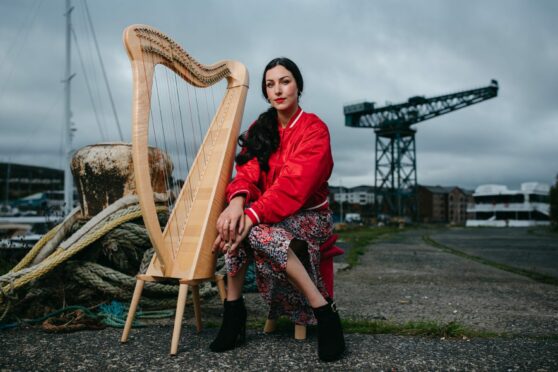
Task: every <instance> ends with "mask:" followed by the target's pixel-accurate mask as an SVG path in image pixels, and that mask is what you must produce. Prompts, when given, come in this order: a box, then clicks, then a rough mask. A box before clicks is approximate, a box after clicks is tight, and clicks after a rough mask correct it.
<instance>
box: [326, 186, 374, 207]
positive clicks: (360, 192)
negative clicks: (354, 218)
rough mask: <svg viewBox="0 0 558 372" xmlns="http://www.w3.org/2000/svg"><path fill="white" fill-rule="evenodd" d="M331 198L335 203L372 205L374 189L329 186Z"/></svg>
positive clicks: (369, 187) (368, 187) (371, 187)
mask: <svg viewBox="0 0 558 372" xmlns="http://www.w3.org/2000/svg"><path fill="white" fill-rule="evenodd" d="M329 189H330V192H331V197H332V198H333V201H335V202H337V203H348V204H360V205H366V204H374V196H375V193H374V187H373V186H365V185H362V186H356V187H343V186H330V187H329Z"/></svg>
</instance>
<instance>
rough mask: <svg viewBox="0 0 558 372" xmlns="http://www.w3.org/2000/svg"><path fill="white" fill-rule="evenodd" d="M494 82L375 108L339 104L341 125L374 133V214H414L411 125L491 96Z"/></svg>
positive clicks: (364, 104)
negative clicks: (341, 108)
mask: <svg viewBox="0 0 558 372" xmlns="http://www.w3.org/2000/svg"><path fill="white" fill-rule="evenodd" d="M497 95H498V82H497V81H496V80H492V81H491V82H490V85H489V86H487V87H484V88H478V89H471V90H467V91H462V92H457V93H453V94H446V95H442V96H438V97H432V98H425V97H424V96H414V97H411V98H409V99H408V101H407V102H404V103H400V104H396V105H386V106H384V107H375V105H374V102H361V103H357V104H351V105H346V106H344V107H343V112H344V114H345V126H348V127H356V128H372V129H374V132H376V159H375V164H376V172H375V181H374V186H375V206H376V216H380V214H381V213H387V214H390V215H392V216H398V217H403V216H408V217H412V218H417V217H418V203H417V194H416V189H417V164H416V147H415V133H416V129H414V128H411V126H412V125H413V124H416V123H419V122H421V121H425V120H428V119H432V118H435V117H437V116H440V115H444V114H447V113H450V112H452V111H455V110H459V109H461V108H464V107H467V106H471V105H474V104H475V103H479V102H482V101H485V100H487V99H490V98H494V97H496V96H497Z"/></svg>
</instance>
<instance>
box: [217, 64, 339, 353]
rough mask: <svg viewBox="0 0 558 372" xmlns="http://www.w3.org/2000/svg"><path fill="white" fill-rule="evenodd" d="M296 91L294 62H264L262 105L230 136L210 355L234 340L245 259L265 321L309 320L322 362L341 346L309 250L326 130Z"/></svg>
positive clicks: (320, 230) (319, 209) (323, 176)
mask: <svg viewBox="0 0 558 372" xmlns="http://www.w3.org/2000/svg"><path fill="white" fill-rule="evenodd" d="M303 86H304V84H303V79H302V75H301V73H300V70H299V69H298V67H297V66H296V64H295V63H294V62H292V61H291V60H289V59H287V58H276V59H274V60H272V61H271V62H269V63H268V65H267V66H266V68H265V70H264V73H263V78H262V92H263V95H264V97H265V98H266V99H267V101H268V102H269V103H270V104H271V107H270V108H269V109H268V110H267V111H266V112H264V113H262V114H261V115H260V116H259V117H258V119H257V120H256V122H255V123H254V124H252V126H251V127H250V129H249V130H248V131H247V132H246V133H244V134H242V135H241V136H240V137H239V140H238V142H239V145H240V146H241V148H242V150H241V152H240V154H238V155H237V157H236V164H237V165H236V171H237V173H236V176H235V178H234V180H233V181H232V182H231V183H230V184H229V185H228V187H227V200H228V202H229V205H228V207H227V208H226V209H225V210H224V211H223V213H221V215H220V216H219V218H218V220H217V230H218V232H219V235H218V237H217V240H216V241H215V245H214V249H215V250H221V251H223V252H224V253H225V262H226V268H227V283H228V286H227V299H226V301H225V304H224V308H225V310H224V316H223V323H222V325H221V329H220V331H219V334H218V335H217V338H216V339H215V340H214V341H213V342H212V343H211V345H210V348H211V350H213V351H225V350H230V349H232V348H234V347H235V346H236V345H237V342H238V341H240V342H243V341H244V338H245V323H246V309H245V307H244V300H243V298H242V286H243V283H244V275H245V272H246V267H247V262H248V260H249V259H252V258H253V259H254V260H255V263H256V282H257V285H258V290H259V292H260V294H261V295H262V297H263V298H264V300H265V301H266V302H267V303H268V305H269V306H270V311H269V316H268V318H269V319H276V318H278V317H279V316H280V315H288V316H290V317H291V319H292V320H293V321H294V322H296V323H297V324H315V323H316V321H317V324H318V355H319V357H320V358H321V359H322V360H325V361H332V360H337V359H339V358H340V357H341V354H342V353H343V351H344V349H345V341H344V337H343V331H342V328H341V323H340V320H339V315H338V314H337V310H336V309H335V305H334V304H333V302H332V300H331V299H329V297H328V294H327V291H326V290H325V287H324V285H323V283H322V281H321V278H320V274H319V260H320V253H319V247H320V244H321V243H323V242H324V241H325V240H326V239H327V238H328V237H329V236H330V235H331V232H332V222H331V210H330V209H329V206H328V200H327V197H328V194H329V190H328V186H327V180H328V178H329V176H330V175H331V171H332V168H333V159H332V156H331V147H330V140H329V131H328V129H327V126H326V125H325V124H324V123H323V122H322V121H321V120H320V119H319V118H318V117H317V116H316V115H314V114H309V113H305V112H304V111H303V110H302V109H301V108H300V107H299V98H300V95H301V93H302V90H303ZM245 239H246V240H245Z"/></svg>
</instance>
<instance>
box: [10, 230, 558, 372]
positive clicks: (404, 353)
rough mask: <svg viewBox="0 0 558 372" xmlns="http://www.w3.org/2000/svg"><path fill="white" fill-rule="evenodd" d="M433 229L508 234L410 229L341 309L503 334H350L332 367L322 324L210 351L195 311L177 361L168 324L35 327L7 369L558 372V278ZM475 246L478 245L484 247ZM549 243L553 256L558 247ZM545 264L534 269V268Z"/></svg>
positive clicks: (212, 309) (344, 286) (341, 294)
mask: <svg viewBox="0 0 558 372" xmlns="http://www.w3.org/2000/svg"><path fill="white" fill-rule="evenodd" d="M507 231H509V230H507ZM523 233H524V234H528V233H527V231H526V230H524V231H523ZM425 234H428V235H429V236H430V237H431V238H432V239H434V240H436V241H440V242H442V240H443V244H445V245H448V246H453V247H459V248H460V249H468V248H467V247H468V246H467V244H466V243H464V241H465V240H467V239H465V238H464V237H467V236H468V237H469V239H470V240H471V241H475V242H478V240H479V239H476V238H475V236H477V235H476V234H481V235H482V236H484V237H485V238H484V239H485V242H486V244H487V245H488V244H493V243H495V244H500V243H501V242H499V240H498V239H503V238H505V236H504V237H503V238H499V236H500V235H499V233H496V232H495V233H494V236H495V238H494V239H490V238H489V235H486V234H487V231H486V230H484V229H465V230H464V229H452V230H410V231H406V232H404V233H401V234H399V235H396V236H393V237H391V238H389V239H384V240H382V241H379V242H376V243H375V244H373V245H371V246H370V247H369V249H368V252H367V253H366V254H365V255H364V256H362V257H361V263H360V265H359V266H357V267H356V268H354V269H352V270H350V271H345V272H341V273H339V274H338V275H337V279H336V297H337V302H338V304H339V308H340V312H341V315H342V317H344V318H353V319H366V320H378V319H386V320H389V321H394V322H400V323H404V322H407V321H415V320H429V321H436V322H439V323H447V322H451V321H456V322H459V323H460V324H464V325H465V326H467V327H470V328H472V329H476V330H484V331H492V332H498V333H505V334H506V335H507V336H506V337H495V338H472V339H442V338H432V337H413V336H397V335H363V334H348V335H347V337H346V338H347V344H348V350H349V351H348V353H347V355H346V357H345V358H344V359H342V360H341V361H338V362H335V363H329V364H327V363H322V362H320V361H319V360H318V358H317V355H316V338H315V334H314V330H313V329H310V330H309V337H308V340H306V341H295V340H293V339H292V337H291V336H292V334H291V332H290V331H288V330H284V331H281V332H278V333H276V334H272V335H264V334H262V333H261V332H260V331H259V330H254V329H253V330H250V331H249V334H248V342H247V344H246V345H244V346H243V347H241V348H238V349H235V350H234V351H230V352H226V353H222V354H214V353H211V352H208V344H209V343H210V342H211V340H212V339H213V338H214V337H215V334H216V332H217V330H216V329H215V328H207V329H205V330H203V331H202V332H201V333H200V334H199V335H195V334H194V331H193V326H192V314H191V309H190V308H187V314H186V318H187V319H186V321H185V325H184V330H183V333H182V338H181V344H180V347H179V354H178V355H177V356H175V357H170V356H168V350H169V347H170V336H171V332H172V328H171V326H170V324H169V321H164V322H158V324H153V325H151V326H148V327H146V328H139V329H133V330H132V334H131V337H130V340H129V342H128V343H127V344H120V343H119V338H120V330H117V329H105V330H103V331H91V332H78V333H73V334H64V335H52V334H45V333H43V332H42V331H40V330H38V329H32V328H29V329H18V330H10V331H3V332H0V371H11V370H22V371H23V370H85V371H89V370H101V369H102V370H119V371H121V370H165V371H166V370H169V371H172V370H187V371H188V370H199V371H209V370H213V371H236V370H248V371H260V370H289V371H295V370H366V371H368V370H374V371H375V370H392V369H394V370H486V371H515V370H521V371H537V370H540V371H556V370H558V336H557V335H558V286H554V285H548V284H541V283H537V282H535V281H533V280H531V279H529V278H526V277H523V276H521V275H516V274H511V273H509V272H505V271H502V270H498V269H495V268H493V267H490V266H486V265H483V264H480V263H477V262H474V261H470V260H467V259H465V258H461V257H458V256H455V255H452V254H450V253H446V252H443V251H441V250H439V249H437V248H435V247H432V246H430V245H428V244H426V243H425V242H424V241H423V239H422V236H423V235H425ZM452 234H455V235H452ZM518 234H521V233H520V232H518ZM452 236H453V238H452ZM519 236H521V235H518V237H517V238H519ZM533 236H534V237H533V239H525V242H526V243H524V244H525V247H524V248H523V249H524V250H525V251H528V250H529V249H532V248H533V247H536V246H537V244H539V243H537V238H536V236H537V235H533ZM487 237H488V238H487ZM547 238H548V236H546V235H545V236H544V238H543V239H545V241H546V239H547ZM554 239H556V238H555V236H550V241H551V243H550V245H552V244H555V243H552V242H555V240H554ZM483 244H484V243H483ZM475 246H476V247H477V248H475V249H479V248H478V246H479V245H478V244H477V243H475ZM553 246H554V247H555V245H553ZM520 248H521V247H516V250H517V249H520ZM550 250H551V251H552V252H554V254H555V253H556V250H555V248H550ZM503 251H505V250H503ZM553 257H556V256H553ZM492 258H493V259H499V256H498V255H496V256H493V257H492ZM508 263H509V262H508ZM543 266H544V265H543ZM543 266H541V267H543ZM537 268H538V266H537V265H531V269H537ZM246 297H247V303H248V307H249V314H250V315H249V319H251V320H254V319H262V318H263V317H264V316H265V310H264V307H263V306H262V302H261V300H260V299H259V297H258V296H257V295H255V294H249V295H247V296H246ZM202 310H203V312H204V321H205V322H206V323H210V322H217V321H218V319H219V314H220V305H219V303H218V301H217V300H216V299H214V300H210V301H207V302H206V303H204V304H203V305H202Z"/></svg>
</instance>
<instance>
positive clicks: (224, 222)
mask: <svg viewBox="0 0 558 372" xmlns="http://www.w3.org/2000/svg"><path fill="white" fill-rule="evenodd" d="M245 200H246V198H245V197H244V196H236V197H235V198H233V199H232V200H231V202H230V203H229V205H228V206H227V208H225V210H224V211H223V212H222V213H221V215H220V216H219V218H217V232H218V233H219V236H220V237H221V241H223V242H225V243H231V244H232V242H234V241H235V240H236V236H237V234H240V232H241V231H242V230H243V228H244V201H245Z"/></svg>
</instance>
